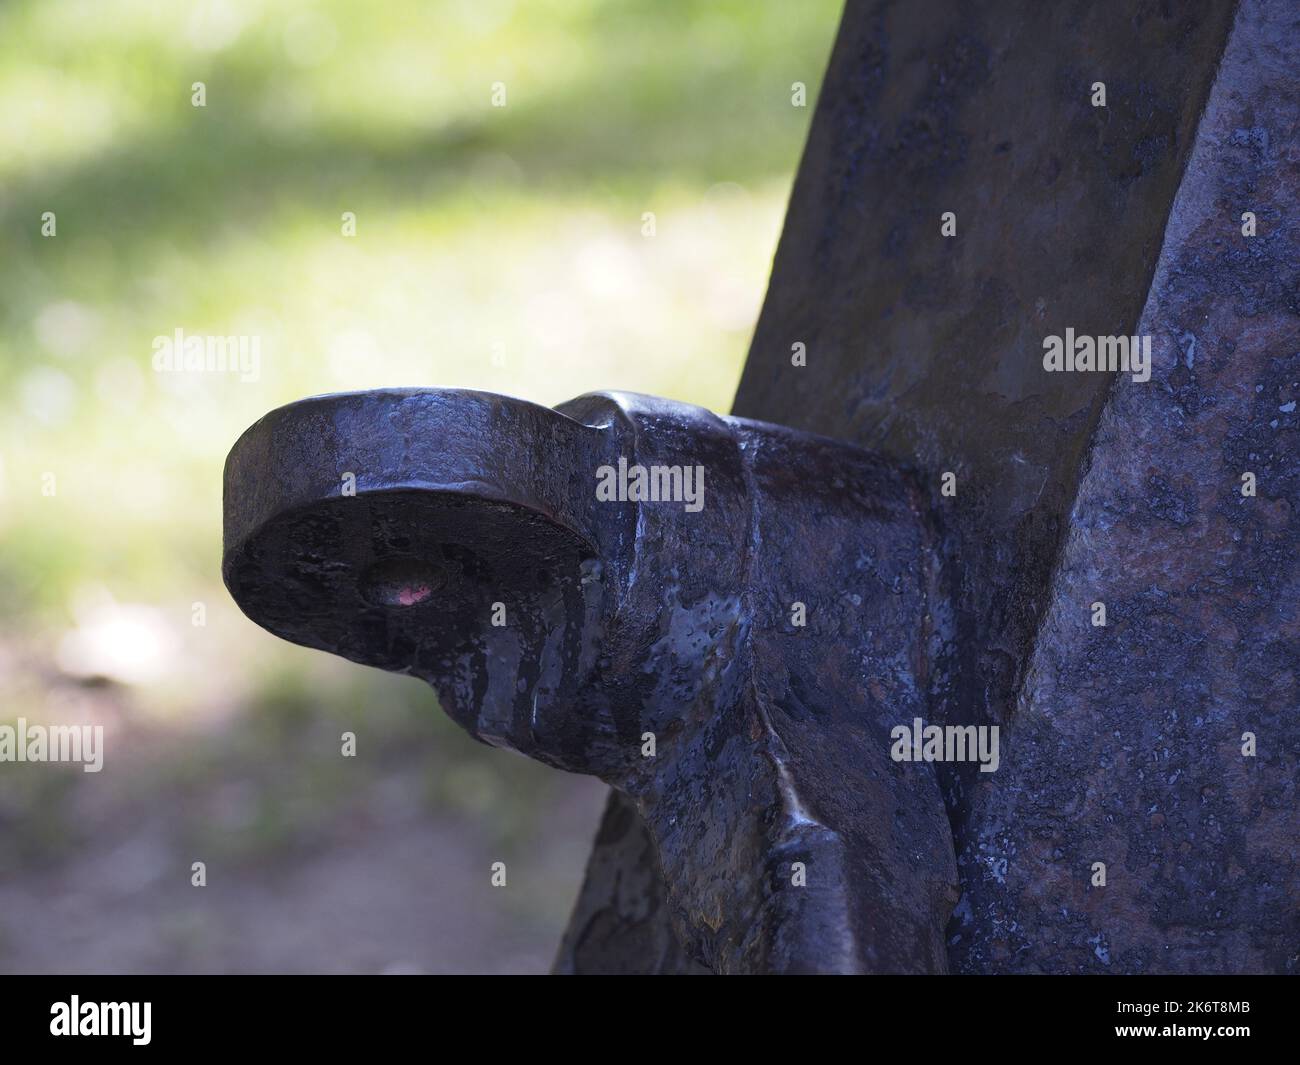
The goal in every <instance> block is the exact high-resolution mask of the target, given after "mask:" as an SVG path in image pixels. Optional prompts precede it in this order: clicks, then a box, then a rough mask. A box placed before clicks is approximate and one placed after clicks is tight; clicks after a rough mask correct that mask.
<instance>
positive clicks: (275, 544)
mask: <svg viewBox="0 0 1300 1065" xmlns="http://www.w3.org/2000/svg"><path fill="white" fill-rule="evenodd" d="M620 460H624V461H626V463H627V464H628V466H641V467H644V468H653V467H656V466H679V467H698V468H699V469H701V470H702V471H703V476H704V482H703V483H704V496H703V498H702V500H700V502H701V503H702V505H701V506H700V507H699V509H697V510H692V509H691V508H688V507H687V506H686V505H685V503H684V502H669V501H657V502H636V501H623V502H616V501H601V500H598V498H597V491H596V486H597V480H598V474H599V470H600V468H601V467H602V466H610V467H613V466H616V465H617V464H618V463H619V462H620ZM349 474H351V475H353V476H354V477H355V485H356V494H355V495H347V494H343V485H344V484H346V483H347V475H349ZM225 498H226V538H225V545H226V549H225V561H224V573H225V578H226V583H227V585H228V587H229V588H230V591H231V594H232V595H233V596H234V598H235V600H236V601H237V602H238V603H239V605H240V606H241V608H242V609H243V610H244V611H245V612H246V613H247V614H248V615H249V616H250V617H252V618H253V619H254V620H255V621H257V622H258V623H259V624H261V625H263V626H265V627H266V628H268V629H270V630H271V631H272V632H275V633H276V634H278V635H280V636H283V637H284V638H286V639H289V640H293V641H295V642H297V643H301V644H305V645H307V646H309V647H317V648H320V649H323V650H328V651H332V652H334V653H336V654H340V655H343V656H344V657H347V658H350V659H353V660H354V661H358V662H364V663H366V664H369V665H375V666H379V667H381V668H384V669H391V670H397V671H400V672H407V673H411V674H413V675H415V676H417V677H420V678H422V679H424V680H426V681H428V682H429V683H430V684H432V685H433V687H434V688H435V689H436V690H437V692H438V695H439V699H440V702H441V704H442V706H443V708H444V709H445V710H446V711H447V712H448V713H449V714H450V715H451V716H452V717H453V718H454V719H455V720H456V721H457V722H459V723H460V724H461V725H462V726H464V727H465V728H466V729H468V730H469V731H470V732H471V733H472V734H473V735H475V736H476V737H478V738H480V739H482V740H484V741H486V742H489V743H493V744H496V745H498V746H504V747H510V748H512V749H514V750H516V751H519V752H521V753H524V754H527V755H530V756H531V757H534V758H538V759H540V760H541V761H544V762H547V763H548V764H551V765H554V766H557V767H559V768H562V769H567V770H570V771H573V772H580V773H591V774H594V775H596V776H599V777H600V778H602V779H603V780H606V781H608V782H609V783H611V784H612V785H614V786H615V787H616V788H617V789H619V790H620V791H621V792H622V793H624V794H625V795H627V796H628V797H629V798H630V799H631V800H632V801H633V803H634V804H635V808H636V810H637V812H638V813H639V815H640V817H641V818H643V819H644V822H645V825H646V826H647V828H648V831H649V837H650V839H651V840H652V841H653V843H654V851H655V854H656V855H657V857H658V860H659V862H660V865H661V867H662V871H663V876H664V881H665V883H666V891H664V892H663V895H664V897H665V898H666V901H667V907H668V911H669V913H670V915H671V917H672V919H673V922H674V928H675V931H676V934H677V937H678V939H679V941H680V943H681V944H682V946H683V947H684V951H685V955H686V956H688V957H690V958H692V959H695V960H698V961H700V962H703V963H704V964H706V965H707V966H708V967H709V968H711V969H712V970H714V971H717V972H771V971H899V972H929V971H942V970H944V969H945V968H946V966H947V956H946V951H945V948H944V942H943V929H944V925H945V922H946V921H947V918H948V915H949V913H950V912H951V910H952V907H953V905H954V903H955V902H956V900H957V892H956V869H955V864H954V857H953V850H952V844H951V839H950V835H949V830H948V822H947V818H946V816H945V813H944V808H943V802H942V799H941V797H940V794H939V789H938V784H937V781H936V779H935V776H934V773H933V770H932V767H931V766H930V765H929V764H926V763H917V764H903V763H898V762H895V761H893V760H891V759H890V757H889V748H890V740H889V732H890V729H891V727H893V726H894V725H897V724H900V723H903V722H910V721H911V720H912V719H913V718H914V717H923V718H926V719H931V718H934V717H940V716H942V715H941V714H940V713H939V712H938V711H936V710H935V709H934V708H932V707H931V696H930V690H931V688H934V687H938V686H939V685H940V684H941V683H942V681H943V680H944V678H943V677H942V670H943V669H944V668H945V667H944V663H945V661H946V657H947V655H948V654H949V644H948V637H949V634H948V633H947V631H946V624H947V610H946V606H945V590H944V588H943V587H942V577H941V574H940V571H939V565H938V561H937V555H936V552H935V550H934V548H935V544H934V539H933V534H932V532H931V530H930V529H929V527H928V524H927V521H926V519H925V517H924V513H925V507H924V505H923V500H922V498H921V496H920V495H919V493H918V492H917V490H916V489H915V487H914V485H912V483H911V482H910V481H909V480H908V479H907V478H906V477H904V476H902V475H901V474H900V473H899V472H898V471H897V470H896V469H894V468H893V467H892V466H891V465H890V464H888V463H886V462H882V461H881V460H879V459H878V458H876V457H875V456H873V455H871V454H869V453H866V452H862V451H859V450H857V449H855V448H852V447H847V446H845V445H843V444H840V443H837V442H835V441H831V440H827V439H824V438H820V437H814V436H811V435H809V434H801V433H795V432H792V431H790V430H787V429H783V428H780V427H777V426H772V425H764V424H762V423H757V422H749V421H744V420H741V419H734V418H718V417H716V416H714V415H712V414H709V413H708V412H707V411H704V410H702V409H700V408H698V407H691V406H689V405H686V404H680V403H671V402H668V401H664V400H656V399H651V398H648V397H640V396H629V395H617V394H597V395H590V396H584V397H582V398H581V399H578V400H575V401H573V402H571V403H568V404H565V405H564V406H563V407H562V408H560V409H559V411H558V412H556V411H550V410H547V409H545V408H542V407H536V406H534V405H532V404H529V403H524V402H522V401H519V400H512V399H506V398H504V397H499V396H490V395H487V394H484V393H473V392H456V391H438V390H428V391H419V390H408V391H384V392H368V393H355V394H348V395H339V396H325V397H320V398H317V399H311V400H303V401H301V402H299V403H294V404H291V405H289V406H288V407H284V408H281V409H280V410H277V411H274V412H272V413H271V414H269V415H267V416H266V417H265V418H263V419H262V420H261V421H260V422H258V423H257V424H256V425H254V426H253V427H252V428H251V429H249V430H248V432H247V433H245V434H244V436H243V437H242V438H241V439H240V440H239V442H238V443H237V444H236V445H235V447H234V449H233V450H232V451H231V454H230V457H229V459H228V461H227V466H226V478H225ZM796 603H800V604H803V610H804V611H805V612H806V624H803V625H797V624H794V623H793V621H792V619H793V617H794V611H795V604H796ZM495 604H500V607H499V608H498V607H496V606H495ZM494 610H499V611H500V613H499V614H498V615H497V616H498V619H499V620H501V621H502V622H503V623H502V624H499V625H498V624H493V615H494ZM649 735H653V737H654V740H655V745H656V751H655V753H654V755H653V756H652V757H647V756H646V755H645V752H644V750H643V745H644V744H645V743H646V740H647V736H649ZM846 781H852V782H853V786H852V787H845V786H844V785H845V782H846ZM607 829H608V831H607V833H606V835H607V837H608V836H611V835H612V834H613V833H614V832H615V829H614V827H613V826H608V825H607Z"/></svg>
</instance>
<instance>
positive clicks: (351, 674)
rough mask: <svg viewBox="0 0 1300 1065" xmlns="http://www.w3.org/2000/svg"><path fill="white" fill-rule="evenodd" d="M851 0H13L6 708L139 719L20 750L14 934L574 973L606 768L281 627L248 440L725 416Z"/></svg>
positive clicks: (4, 335)
mask: <svg viewBox="0 0 1300 1065" xmlns="http://www.w3.org/2000/svg"><path fill="white" fill-rule="evenodd" d="M839 6H840V5H839V3H838V2H837V0H800V2H799V3H797V4H796V3H789V2H786V0H513V2H512V0H440V2H430V0H387V2H372V3H367V4H358V3H354V2H348V0H318V2H311V0H194V2H182V0H163V2H158V0H3V2H0V721H7V722H13V721H15V720H16V719H17V718H19V717H25V718H27V719H28V720H29V721H48V722H57V723H61V724H78V723H90V724H102V725H103V726H104V728H105V731H106V745H107V753H106V758H105V766H104V769H103V771H102V772H100V773H98V774H87V773H83V772H82V771H81V770H80V768H79V767H77V766H51V765H30V764H25V765H16V764H13V763H3V764H0V970H5V971H18V972H35V971H66V972H80V971H239V972H243V971H289V972H297V971H313V972H315V971H321V972H330V971H357V970H360V971H373V972H381V971H407V970H416V971H540V970H544V969H545V968H546V967H547V966H548V965H549V963H550V959H551V956H552V954H553V951H554V949H555V946H556V944H557V942H558V937H559V934H560V931H561V929H562V928H563V926H564V923H565V921H566V919H567V915H568V910H569V907H570V906H571V904H572V901H573V898H574V895H575V892H576V889H577V885H578V883H579V882H580V880H581V877H582V873H583V867H584V864H585V860H586V855H587V852H588V849H589V845H590V840H591V837H592V833H593V832H594V828H595V824H596V821H597V818H598V815H599V811H600V806H601V803H602V796H603V787H602V786H599V785H597V784H596V783H595V782H593V781H590V780H586V779H582V778H575V777H568V776H565V775H564V774H560V773H556V772H553V771H550V770H546V769H543V768H542V767H540V766H536V765H533V764H532V763H529V762H526V761H525V760H524V759H521V758H517V757H514V756H511V755H509V754H506V753H503V752H499V751H494V750H491V749H488V748H486V747H482V746H480V745H478V744H476V743H474V742H473V741H472V740H470V739H469V738H468V737H467V736H465V735H464V734H463V733H461V732H459V731H458V730H457V729H456V728H455V727H454V726H452V725H451V724H450V722H449V721H448V720H447V719H446V718H444V717H443V715H442V714H441V713H439V712H438V711H437V708H436V700H435V698H434V696H433V694H432V693H431V692H430V691H428V690H427V689H426V688H424V687H423V686H422V685H420V684H419V683H417V682H415V681H413V680H410V679H408V678H402V677H396V676H390V675H387V674H383V673H380V672H378V671H374V670H368V669H365V668H363V667H359V666H354V665H351V664H348V663H345V662H342V661H340V660H337V659H333V658H331V657H329V656H327V655H323V654H319V653H316V652H310V651H306V650H304V649H301V648H297V647H294V646H292V645H289V644H286V643H283V642H281V641H279V640H277V639H275V638H274V637H272V636H270V635H269V634H267V633H265V632H263V631H262V630H260V629H258V628H256V627H255V626H254V625H253V624H252V623H251V622H249V621H248V620H247V619H245V618H244V617H243V616H242V615H241V614H240V613H239V612H238V610H237V608H236V607H235V606H234V604H233V603H232V602H231V601H230V599H229V597H228V596H227V595H226V593H225V590H224V588H223V587H222V585H221V581H220V575H219V562H220V552H221V469H222V463H223V461H224V458H225V454H226V452H227V450H228V449H229V448H230V446H231V444H232V443H233V442H234V441H235V439H236V438H237V437H238V436H239V434H240V433H241V432H242V431H243V429H244V428H245V427H246V426H248V425H249V424H251V423H252V422H253V421H255V420H256V419H257V418H258V417H260V416H261V415H262V414H263V413H265V412H266V411H267V410H269V409H271V408H273V407H275V406H278V405H280V404H283V403H286V402H290V401H292V400H294V399H298V398H301V397H303V396H306V395H311V394H316V393H321V392H331V391H340V390H351V389H363V388H375V387H382V386H394V385H399V386H401V385H445V386H462V387H471V388H482V389H488V390H491V391H497V392H505V393H509V394H512V395H517V396H522V397H525V398H527V399H531V400H535V401H538V402H541V403H545V404H548V405H549V404H554V403H557V402H560V401H562V400H565V399H568V398H571V397H572V396H576V395H579V394H581V393H582V392H585V391H590V390H593V389H599V388H621V389H628V390H633V391H642V392H649V393H655V394H660V395H665V396H670V397H673V398H677V399H683V400H689V401H692V402H696V403H700V404H703V405H705V406H709V407H712V408H714V409H717V410H721V411H725V410H727V409H728V408H729V406H730V402H731V396H732V393H733V391H734V389H735V385H736V382H737V380H738V378H739V372H740V367H741V364H742V362H743V359H744V353H745V350H746V347H747V344H748V340H749V336H750V333H751V330H752V328H753V324H754V321H755V317H756V314H757V310H758V307H759V304H760V301H761V299H762V296H763V292H764V288H765V284H766V280H767V275H768V271H769V269H770V265H771V259H772V255H773V253H774V251H775V247H776V239H777V235H778V233H779V229H780V223H781V218H782V214H783V210H784V206H785V201H786V198H787V196H788V193H789V188H790V183H791V180H792V177H793V173H794V169H795V166H796V163H797V161H798V156H799V152H800V149H801V147H802V144H803V140H804V137H805V135H806V132H807V125H808V121H809V118H810V116H811V114H812V109H813V104H814V96H815V93H816V90H817V87H818V85H819V84H820V80H821V76H822V72H823V69H824V66H825V62H826V59H827V56H828V54H829V48H830V44H831V41H832V39H833V36H834V30H835V26H836V22H837V19H838V14H839ZM200 81H201V82H203V83H204V84H205V86H206V106H205V107H194V106H192V104H191V94H192V85H193V83H194V82H200ZM796 81H801V82H804V83H806V84H807V86H808V105H807V107H805V108H797V107H794V106H792V103H791V85H792V83H794V82H796ZM496 82H501V83H503V84H504V85H505V88H506V106H505V107H493V106H492V103H491V98H492V86H493V84H494V83H496ZM348 211H350V212H354V213H355V216H356V235H355V236H354V237H345V236H343V235H342V232H341V225H342V222H341V217H342V215H343V212H348ZM45 212H54V215H55V225H56V227H57V228H56V235H55V236H51V237H47V236H42V233H41V226H42V216H43V214H44V213H45ZM646 212H653V213H654V216H655V222H654V235H653V236H646V235H645V232H644V231H645V223H644V215H645V213H646ZM176 329H183V330H184V331H185V332H186V333H187V334H215V335H223V336H224V335H256V336H258V337H259V338H260V344H261V361H260V374H259V376H258V379H257V380H256V381H241V380H240V378H239V375H237V374H220V373H199V372H187V373H161V374H160V373H156V372H154V370H153V367H152V357H153V347H152V344H153V338H154V337H156V336H159V335H163V336H171V335H172V334H173V333H174V331H175V330H176ZM51 489H52V491H51ZM196 622H201V624H196ZM344 730H350V731H354V732H356V734H357V737H358V755H357V757H355V758H342V757H341V756H340V750H339V748H340V739H339V737H340V734H341V732H342V731H344ZM197 860H202V861H204V862H206V864H207V878H208V886H207V887H205V888H202V889H200V888H194V887H191V885H190V876H191V873H190V869H191V862H193V861H197ZM497 860H501V861H505V862H506V863H507V868H508V870H509V882H508V887H507V888H506V889H493V888H491V887H490V886H489V883H488V869H489V865H490V863H491V862H493V861H497Z"/></svg>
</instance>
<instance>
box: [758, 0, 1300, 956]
mask: <svg viewBox="0 0 1300 1065" xmlns="http://www.w3.org/2000/svg"><path fill="white" fill-rule="evenodd" d="M1230 29H1231V39H1230V40H1229V37H1228V32H1229V30H1230ZM1298 41H1300V12H1298V11H1297V8H1296V6H1295V4H1294V3H1289V2H1284V0H1273V2H1270V0H1248V2H1244V3H1242V4H1241V5H1240V7H1238V5H1237V4H1235V3H1225V2H1202V3H1179V4H1163V3H1135V4H1098V3H1092V2H1088V3H1069V2H1067V3H1059V4H1058V3H1053V4H1040V3H1033V2H1025V3H1019V2H1009V3H1000V4H997V5H984V4H961V5H958V4H946V3H945V4H941V5H940V4H930V3H919V4H910V5H909V4H889V3H880V4H874V3H871V4H869V3H853V2H851V3H850V4H849V5H848V8H847V10H846V14H845V19H844V23H843V25H842V27H841V34H840V38H839V40H838V42H837V45H836V50H835V54H834V57H833V59H832V62H831V67H830V70H829V72H828V74H827V79H826V84H825V87H824V88H823V91H822V96H821V100H820V104H819V109H818V113H817V116H816V119H815V122H814V127H813V130H812V133H811V136H810V140H809V144H808V148H807V150H806V154H805V157H804V160H803V163H802V166H801V170H800V174H799V178H798V181H797V184H796V189H795V193H794V197H793V199H792V202H791V205H790V210H789V214H788V217H787V221H786V226H785V229H784V232H783V235H782V242H781V247H780V250H779V252H778V255H777V259H776V265H775V268H774V273H773V278H772V284H771V288H770V291H769V294H768V298H767V302H766V303H765V305H764V309H763V314H762V318H761V320H760V323H759V326H758V330H757V332H756V335H755V339H754V344H753V347H752V349H751V353H750V360H749V363H748V365H747V367H746V371H745V376H744V379H743V381H742V383H741V387H740V390H739V394H738V395H737V398H736V408H735V409H736V411H737V412H738V413H741V414H745V415H749V416H754V417H764V418H770V419H774V420H780V421H782V422H784V423H787V424H791V425H795V426H798V427H800V428H805V429H810V430H815V431H818V432H823V433H827V434H830V435H833V436H837V437H842V438H844V439H847V440H852V441H854V442H856V443H858V444H860V445H862V446H864V447H869V448H872V449H874V450H878V451H880V452H882V453H884V454H886V455H890V456H893V457H894V458H896V459H897V460H898V461H900V462H901V463H904V464H906V465H908V466H910V467H912V468H914V469H916V470H917V471H918V475H919V476H920V477H921V478H922V480H923V482H924V483H926V484H927V485H929V486H931V488H932V490H933V489H937V487H938V484H939V477H940V474H941V473H942V471H945V470H950V471H955V472H956V474H957V484H958V490H957V495H956V496H955V497H954V498H950V499H944V498H941V497H939V496H938V495H937V492H936V494H935V498H934V507H935V513H936V514H937V515H938V516H939V520H940V521H941V523H942V524H943V527H944V528H945V530H946V532H947V536H948V542H947V545H946V551H947V552H948V554H949V555H950V557H952V558H953V559H954V560H955V564H956V567H957V570H958V577H957V580H958V584H957V588H958V591H957V594H956V597H955V602H956V607H957V619H958V631H959V637H958V644H959V647H960V648H961V654H960V656H959V659H958V665H959V668H958V669H957V670H956V672H955V673H954V676H955V678H956V679H957V681H958V684H957V686H956V688H955V689H954V691H953V692H952V698H951V699H949V700H947V705H949V706H950V707H952V708H954V710H955V712H956V713H959V714H960V715H961V716H962V719H963V720H970V721H983V722H995V723H1001V725H1002V726H1003V728H1004V750H1005V751H1006V763H1005V764H1004V766H1003V767H1002V768H1001V769H1000V770H999V771H998V772H997V773H994V774H991V775H988V776H982V775H979V774H974V773H971V772H969V770H958V771H952V770H950V769H949V768H948V767H944V768H943V770H941V778H942V779H943V781H944V792H945V799H946V801H947V804H948V807H949V811H950V816H951V818H952V821H953V826H954V836H955V838H956V839H957V844H958V853H959V861H960V870H961V879H962V887H963V899H962V902H961V904H960V905H959V907H958V909H957V912H956V916H955V918H954V921H953V923H952V926H951V928H950V929H949V935H950V944H951V946H950V950H951V957H952V962H953V967H954V969H956V970H958V971H972V972H989V971H1067V970H1068V971H1089V972H1138V971H1238V970H1264V971H1274V972H1276V971H1284V970H1285V971H1292V970H1294V969H1295V968H1296V967H1297V964H1300V963H1298V962H1297V953H1298V952H1300V879H1298V878H1300V871H1298V870H1297V847H1298V846H1300V842H1298V841H1300V821H1298V819H1297V813H1296V809H1297V795H1296V781H1297V777H1298V776H1300V770H1298V769H1297V752H1300V734H1298V733H1297V728H1298V727H1300V714H1298V713H1297V703H1298V701H1300V698H1298V693H1297V689H1296V686H1295V685H1296V680H1295V678H1296V676H1297V675H1300V646H1298V645H1297V640H1296V620H1295V619H1296V614H1295V608H1294V605H1293V601H1294V599H1295V590H1296V586H1297V582H1298V581H1300V575H1298V573H1297V561H1296V560H1297V544H1298V542H1300V536H1298V535H1297V533H1298V530H1297V527H1296V519H1295V513H1296V508H1297V505H1300V498H1298V492H1297V489H1298V488H1300V484H1298V483H1297V460H1296V443H1295V433H1296V421H1295V418H1296V415H1295V413H1294V411H1291V412H1289V413H1288V412H1287V411H1286V409H1285V408H1286V404H1287V403H1288V402H1289V401H1291V400H1294V399H1296V398H1297V381H1300V376H1298V375H1297V363H1296V359H1297V356H1296V352H1297V351H1300V344H1297V334H1296V329H1297V318H1296V313H1297V295H1296V290H1297V277H1296V263H1297V231H1296V222H1295V219H1294V213H1295V212H1294V208H1295V204H1296V203H1297V202H1300V180H1297V156H1296V152H1295V145H1296V144H1297V109H1298V108H1300V54H1298V50H1297V42H1298ZM1225 49H1226V50H1225ZM1096 81H1102V82H1104V83H1105V84H1106V86H1107V95H1108V100H1107V106H1106V107H1104V108H1093V107H1092V106H1091V103H1090V98H1089V97H1090V87H1091V85H1092V83H1093V82H1096ZM1203 108H1204V109H1205V110H1204V117H1202V112H1203ZM949 210H950V211H953V212H955V213H956V215H957V227H958V228H957V236H956V237H953V238H949V239H945V238H943V237H942V236H941V235H940V223H939V217H940V214H941V212H943V211H949ZM1248 210H1249V211H1254V212H1255V213H1256V214H1257V216H1258V219H1259V223H1258V224H1259V230H1258V235H1257V236H1255V237H1243V235H1242V232H1241V226H1242V218H1241V216H1242V213H1243V212H1244V211H1248ZM1153 279H1154V280H1153ZM1066 328H1073V329H1075V330H1076V331H1077V332H1078V333H1086V334H1096V335H1128V334H1134V333H1137V334H1149V335H1151V336H1152V341H1153V347H1154V366H1153V373H1152V379H1151V380H1150V381H1149V382H1146V383H1137V382H1134V381H1132V380H1131V379H1129V378H1128V377H1127V375H1119V377H1118V379H1117V378H1116V375H1114V374H1110V373H1093V374H1088V373H1057V374H1048V373H1045V372H1044V371H1043V368H1042V361H1041V360H1042V353H1043V347H1042V342H1043V338H1044V337H1045V336H1047V335H1049V334H1061V333H1062V332H1063V331H1064V330H1065V329H1066ZM795 340H799V341H802V342H804V343H806V344H807V351H808V365H807V366H806V367H804V368H795V367H792V366H791V365H790V356H789V353H790V345H791V343H792V342H793V341H795ZM1103 411H1104V413H1103ZM1098 423H1100V424H1098ZM1247 470H1254V471H1255V472H1256V474H1257V475H1258V478H1259V484H1260V489H1259V497H1258V498H1255V499H1246V498H1243V497H1242V495H1241V492H1240V489H1241V484H1242V481H1241V475H1242V473H1243V472H1245V471H1247ZM1076 496H1077V498H1076ZM1097 601H1102V602H1105V603H1106V604H1107V607H1108V613H1109V622H1108V625H1107V627H1106V628H1093V627H1092V626H1091V624H1090V607H1091V604H1092V603H1093V602H1097ZM1248 730H1249V731H1256V732H1257V733H1258V736H1259V743H1260V747H1259V754H1258V756H1257V757H1256V758H1253V759H1251V758H1245V757H1243V756H1242V754H1241V746H1242V734H1243V732H1245V731H1248ZM1265 737H1267V739H1266V738H1265ZM1094 862H1104V863H1106V866H1107V870H1108V882H1107V886H1106V887H1105V888H1101V887H1095V886H1093V884H1092V879H1093V874H1092V866H1093V863H1094Z"/></svg>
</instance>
